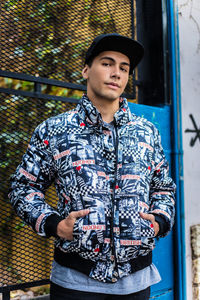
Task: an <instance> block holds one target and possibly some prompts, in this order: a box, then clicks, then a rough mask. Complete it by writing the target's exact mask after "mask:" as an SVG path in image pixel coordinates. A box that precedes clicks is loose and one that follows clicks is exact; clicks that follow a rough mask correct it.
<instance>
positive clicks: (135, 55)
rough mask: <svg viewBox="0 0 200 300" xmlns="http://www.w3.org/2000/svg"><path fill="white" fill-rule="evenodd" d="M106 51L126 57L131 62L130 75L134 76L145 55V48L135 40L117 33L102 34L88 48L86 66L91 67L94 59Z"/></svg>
mask: <svg viewBox="0 0 200 300" xmlns="http://www.w3.org/2000/svg"><path fill="white" fill-rule="evenodd" d="M104 51H116V52H120V53H123V54H124V55H126V56H127V57H128V58H129V60H130V70H129V74H130V75H132V74H133V70H134V68H135V67H136V66H137V65H138V63H139V62H140V61H141V59H142V57H143V55H144V48H143V46H142V45H141V44H140V43H139V42H137V41H135V40H133V39H130V38H128V37H126V36H122V35H119V34H117V33H110V34H101V35H99V36H97V37H96V38H95V39H94V40H93V42H92V44H91V45H90V47H89V48H88V50H87V52H86V56H85V64H87V65H89V66H91V63H92V61H93V59H94V58H95V57H96V56H98V55H99V54H100V53H101V52H104Z"/></svg>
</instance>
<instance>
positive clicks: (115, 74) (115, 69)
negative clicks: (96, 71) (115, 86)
mask: <svg viewBox="0 0 200 300" xmlns="http://www.w3.org/2000/svg"><path fill="white" fill-rule="evenodd" d="M111 77H117V78H120V67H119V66H117V65H115V66H113V69H112V73H111Z"/></svg>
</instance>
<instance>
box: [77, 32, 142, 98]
mask: <svg viewBox="0 0 200 300" xmlns="http://www.w3.org/2000/svg"><path fill="white" fill-rule="evenodd" d="M143 52H144V50H143V47H142V46H141V45H140V44H139V43H138V42H136V41H134V40H132V39H129V38H127V37H123V36H120V35H118V34H106V35H100V36H98V37H96V38H95V39H94V41H93V42H92V44H91V46H90V47H89V49H88V51H87V53H86V59H85V67H84V68H83V71H82V75H83V78H84V79H86V80H87V95H88V97H89V98H90V99H91V100H92V101H93V102H94V100H96V101H102V100H106V101H115V100H118V99H119V97H120V96H121V94H122V93H123V92H124V89H125V87H126V85H127V82H128V78H129V75H130V74H132V73H133V69H134V67H135V66H136V65H137V64H138V63H139V61H140V60H141V58H142V56H143Z"/></svg>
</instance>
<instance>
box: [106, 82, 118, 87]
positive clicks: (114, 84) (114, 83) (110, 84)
mask: <svg viewBox="0 0 200 300" xmlns="http://www.w3.org/2000/svg"><path fill="white" fill-rule="evenodd" d="M106 85H108V86H109V87H110V88H113V89H118V88H119V87H120V86H119V84H117V83H116V82H107V83H106Z"/></svg>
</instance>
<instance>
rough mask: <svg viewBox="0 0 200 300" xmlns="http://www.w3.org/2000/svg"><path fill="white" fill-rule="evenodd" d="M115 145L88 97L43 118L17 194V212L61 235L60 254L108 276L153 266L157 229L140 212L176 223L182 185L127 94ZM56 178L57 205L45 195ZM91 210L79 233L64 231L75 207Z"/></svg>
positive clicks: (45, 232)
mask: <svg viewBox="0 0 200 300" xmlns="http://www.w3.org/2000/svg"><path fill="white" fill-rule="evenodd" d="M114 129H115V135H114V136H115V144H114V145H113V139H112V138H111V132H110V130H109V129H108V128H106V125H105V124H104V123H103V120H102V118H101V115H100V113H99V112H98V111H97V109H96V108H95V107H94V106H93V105H92V103H91V102H90V100H89V99H88V98H87V96H86V95H84V96H83V97H82V100H81V101H80V103H79V104H78V105H77V107H76V109H74V110H71V111H68V112H65V113H63V114H61V115H58V116H56V117H52V118H50V119H48V120H46V121H44V122H43V123H42V124H40V125H39V126H38V127H37V128H36V130H35V132H34V134H33V136H32V139H31V141H30V144H29V146H28V149H27V152H26V154H25V155H24V156H23V159H22V162H21V164H20V165H19V166H18V168H17V170H16V172H15V174H14V175H13V176H12V179H11V182H12V184H11V189H10V193H9V198H10V200H11V203H12V205H13V207H14V208H15V210H16V212H17V214H18V215H19V216H20V217H21V218H22V219H23V220H24V221H25V223H26V224H28V225H30V226H31V227H32V228H33V229H34V230H35V231H36V232H37V233H38V234H39V235H42V236H47V237H48V236H50V235H54V236H55V237H56V240H55V254H54V258H55V260H56V261H57V262H58V263H60V264H61V265H63V266H67V267H71V268H74V269H77V270H79V271H81V272H84V273H85V274H88V275H89V276H90V277H91V278H94V279H97V280H100V281H103V282H116V281H117V279H118V278H121V277H123V276H126V275H128V274H130V273H132V272H135V271H137V270H139V269H142V268H144V267H146V266H148V265H150V264H151V252H152V249H153V248H154V236H155V233H154V228H152V224H151V222H150V221H148V220H144V219H142V218H141V217H140V214H139V212H146V213H153V214H155V215H157V216H160V217H161V219H162V220H163V221H164V222H165V224H167V231H166V232H165V233H164V234H162V235H163V236H164V235H165V234H167V232H168V231H169V230H170V229H171V227H172V225H173V220H174V192H175V184H174V182H173V180H172V179H171V178H170V177H169V175H168V171H169V168H168V163H167V161H166V159H165V156H164V153H163V149H162V146H161V143H160V136H159V133H158V130H157V129H156V128H155V127H154V125H153V124H151V123H150V122H149V121H147V120H146V119H144V118H141V117H138V116H136V115H134V114H132V113H131V112H130V110H129V107H128V104H127V100H126V99H123V98H121V99H120V109H119V110H118V112H116V113H115V115H114ZM53 182H54V184H55V187H56V190H57V194H58V198H59V201H58V204H57V209H55V208H53V207H51V206H50V205H49V204H48V203H47V202H46V201H45V191H46V190H47V188H48V187H49V186H50V185H51V184H52V183H53ZM85 208H89V209H90V213H89V215H87V216H85V217H84V218H79V219H77V220H76V223H75V225H74V233H73V236H74V239H73V241H68V240H64V239H60V238H59V237H58V236H56V227H57V224H58V223H59V222H60V221H61V220H62V219H64V218H66V217H67V216H68V214H69V213H70V212H71V211H76V210H81V209H85Z"/></svg>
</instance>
